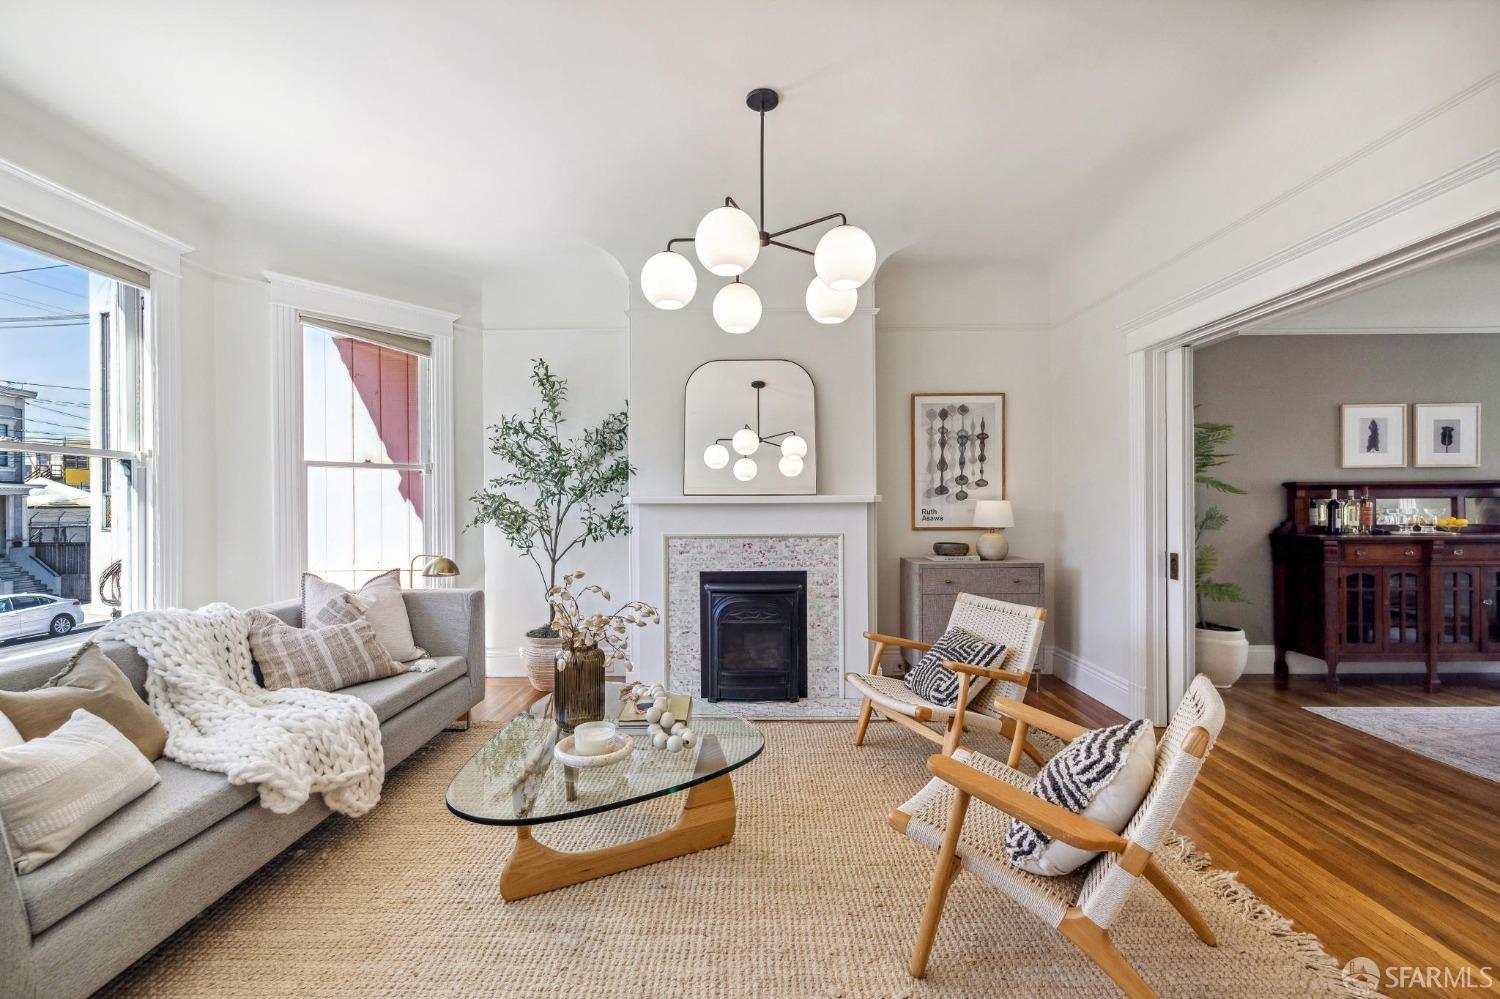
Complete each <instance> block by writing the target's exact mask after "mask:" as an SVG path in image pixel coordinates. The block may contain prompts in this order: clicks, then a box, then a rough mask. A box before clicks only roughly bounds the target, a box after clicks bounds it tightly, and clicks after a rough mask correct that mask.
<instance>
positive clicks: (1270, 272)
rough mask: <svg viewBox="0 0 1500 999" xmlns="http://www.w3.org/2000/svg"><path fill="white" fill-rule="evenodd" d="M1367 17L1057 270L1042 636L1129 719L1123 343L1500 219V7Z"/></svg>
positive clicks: (1379, 11) (1164, 174) (1083, 681)
mask: <svg viewBox="0 0 1500 999" xmlns="http://www.w3.org/2000/svg"><path fill="white" fill-rule="evenodd" d="M1432 10H1434V13H1437V11H1436V9H1432ZM1369 14H1370V16H1369V17H1367V18H1366V19H1365V20H1363V21H1362V22H1361V24H1360V25H1359V30H1358V31H1357V32H1356V33H1354V34H1352V35H1351V36H1349V37H1348V38H1346V39H1344V40H1342V41H1341V42H1340V43H1338V44H1337V45H1330V46H1329V47H1328V48H1327V50H1326V52H1325V53H1324V58H1323V59H1322V60H1320V62H1319V63H1318V64H1317V65H1316V66H1314V67H1311V68H1310V69H1309V70H1308V72H1307V73H1306V74H1305V75H1304V76H1301V77H1294V78H1289V79H1287V80H1285V81H1283V87H1282V89H1281V91H1280V92H1278V93H1275V94H1273V95H1271V96H1270V97H1268V98H1267V99H1266V100H1265V101H1264V103H1263V104H1262V106H1261V107H1260V108H1259V109H1258V113H1254V114H1251V115H1249V116H1247V117H1246V118H1244V119H1242V120H1239V121H1236V122H1234V123H1233V124H1232V127H1230V126H1228V125H1226V129H1225V130H1224V131H1223V132H1222V133H1220V134H1215V135H1208V136H1205V137H1204V139H1203V141H1202V143H1201V146H1200V148H1199V149H1198V151H1197V153H1196V155H1193V156H1190V157H1185V158H1184V159H1182V160H1180V161H1178V162H1176V163H1170V164H1163V165H1162V169H1161V171H1160V173H1159V174H1158V177H1157V181H1156V183H1154V184H1153V185H1151V186H1150V187H1148V188H1147V189H1145V190H1143V191H1142V192H1141V193H1140V194H1139V195H1138V196H1137V197H1136V198H1135V199H1133V201H1132V202H1131V203H1130V205H1129V207H1128V208H1127V209H1126V210H1124V211H1123V212H1121V213H1120V214H1119V215H1118V216H1117V217H1114V218H1110V219H1106V220H1102V221H1101V225H1100V226H1099V228H1098V229H1097V230H1096V232H1095V233H1094V234H1093V235H1092V236H1091V237H1089V238H1087V239H1084V240H1080V241H1079V242H1078V243H1077V244H1076V245H1075V246H1074V247H1073V249H1072V250H1071V252H1069V253H1067V254H1066V255H1064V256H1063V257H1062V258H1061V259H1060V260H1059V261H1058V263H1057V266H1056V267H1055V268H1054V270H1053V272H1052V292H1051V301H1052V306H1051V312H1052V315H1053V317H1054V321H1055V322H1056V324H1057V325H1056V330H1055V332H1054V335H1053V340H1052V389H1053V405H1052V414H1051V415H1052V427H1053V430H1052V440H1053V447H1054V451H1055V453H1056V454H1057V455H1058V457H1057V460H1056V461H1055V463H1054V467H1053V502H1054V506H1055V508H1056V509H1057V510H1058V511H1060V512H1062V514H1063V515H1062V516H1059V517H1058V519H1057V557H1056V565H1055V569H1054V572H1053V578H1054V581H1055V583H1056V593H1055V604H1056V609H1057V611H1058V613H1056V614H1054V615H1053V616H1052V617H1051V618H1049V621H1048V626H1049V629H1050V630H1051V631H1052V635H1053V638H1054V640H1055V641H1056V643H1057V644H1058V646H1059V647H1060V649H1066V650H1068V652H1069V653H1070V655H1069V656H1068V657H1066V658H1067V660H1068V662H1069V664H1070V669H1071V672H1070V674H1069V679H1071V680H1074V681H1075V682H1076V683H1078V684H1079V685H1081V686H1082V687H1083V688H1084V689H1085V690H1086V691H1087V692H1089V693H1092V694H1095V695H1096V696H1100V697H1102V698H1104V699H1105V700H1106V701H1107V702H1109V703H1110V704H1111V705H1112V706H1114V707H1117V708H1120V709H1122V710H1128V711H1133V712H1140V711H1144V710H1145V690H1144V689H1143V684H1142V683H1141V680H1142V679H1143V678H1137V677H1133V676H1131V675H1130V663H1129V649H1130V647H1131V641H1130V639H1131V636H1132V635H1133V634H1134V633H1135V632H1136V631H1137V630H1138V629H1139V627H1141V622H1138V621H1135V620H1133V619H1132V618H1131V617H1130V614H1129V609H1130V602H1129V594H1128V590H1127V589H1126V588H1125V586H1124V581H1125V580H1127V579H1128V578H1129V570H1130V567H1131V552H1130V550H1129V547H1128V538H1129V537H1130V533H1129V522H1128V510H1129V501H1128V499H1129V498H1128V496H1127V495H1126V491H1125V485H1126V482H1127V477H1128V472H1129V468H1128V465H1127V462H1128V456H1129V454H1130V453H1131V444H1132V441H1131V439H1130V437H1129V434H1128V432H1127V426H1128V421H1127V419H1126V414H1127V413H1128V399H1129V396H1128V385H1127V359H1126V356H1127V344H1126V339H1127V336H1132V337H1134V338H1135V342H1137V343H1138V342H1143V341H1146V340H1149V339H1151V338H1153V337H1163V336H1170V335H1173V334H1174V333H1181V332H1184V331H1186V330H1188V329H1191V328H1193V327H1195V326H1197V325H1199V324H1201V323H1204V322H1208V321H1211V320H1213V319H1215V318H1218V317H1220V316H1224V315H1228V314H1232V313H1233V312H1234V311H1236V310H1237V309H1239V308H1243V307H1247V306H1250V305H1252V304H1255V303H1257V302H1260V301H1264V300H1266V299H1268V298H1270V297H1272V296H1274V295H1276V294H1280V293H1282V292H1284V291H1288V290H1291V289H1293V288H1296V287H1299V286H1301V285H1303V284H1305V283H1307V282H1309V281H1311V280H1313V279H1315V278H1318V277H1321V276H1324V275H1328V274H1333V273H1337V272H1338V271H1340V270H1342V269H1344V268H1347V267H1349V266H1353V265H1355V264H1357V263H1359V262H1361V261H1364V260H1368V259H1372V258H1374V257H1376V256H1379V255H1380V254H1382V253H1384V252H1389V251H1392V250H1395V249H1397V248H1399V247H1402V246H1405V245H1409V244H1410V243H1411V242H1414V241H1415V240H1417V239H1419V238H1422V237H1423V236H1426V235H1429V234H1432V233H1435V232H1438V231H1442V230H1444V229H1446V228H1449V227H1451V226H1454V225H1457V224H1460V223H1462V222H1464V221H1467V220H1469V219H1472V218H1475V217H1478V216H1479V215H1481V214H1483V213H1484V212H1485V211H1493V210H1495V209H1496V208H1497V207H1500V174H1497V172H1496V171H1497V168H1500V86H1497V84H1500V74H1495V73H1494V47H1493V39H1494V37H1496V32H1497V31H1500V8H1492V9H1491V10H1490V11H1489V12H1488V13H1487V14H1486V15H1485V16H1487V17H1488V18H1489V19H1490V20H1491V22H1492V23H1493V27H1492V29H1491V30H1488V31H1481V30H1477V29H1476V26H1475V25H1474V23H1473V21H1472V20H1469V21H1467V22H1465V21H1464V20H1463V19H1461V18H1458V17H1448V16H1434V17H1431V18H1427V19H1423V20H1421V21H1420V22H1415V21H1413V20H1412V19H1410V18H1407V17H1402V16H1398V15H1399V14H1400V11H1399V10H1398V9H1397V8H1394V7H1393V8H1371V9H1370V12H1369ZM1469 14H1470V15H1473V14H1475V9H1473V8H1470V9H1469ZM1372 65H1387V66H1392V67H1399V72H1392V73H1390V74H1386V75H1381V76H1376V75H1373V74H1372V73H1371V72H1370V71H1369V67H1370V66H1372ZM1155 554H1156V553H1145V552H1143V553H1141V557H1142V558H1146V557H1148V556H1154V555H1155ZM1059 671H1060V672H1061V670H1059Z"/></svg>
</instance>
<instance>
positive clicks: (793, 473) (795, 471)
mask: <svg viewBox="0 0 1500 999" xmlns="http://www.w3.org/2000/svg"><path fill="white" fill-rule="evenodd" d="M776 467H777V468H778V469H780V470H781V474H782V475H785V476H786V477H787V478H789V479H795V478H796V477H797V476H799V475H801V474H802V459H801V458H782V459H781V460H780V461H779V462H777V463H776Z"/></svg>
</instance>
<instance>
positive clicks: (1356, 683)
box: [1027, 677, 1500, 996]
mask: <svg viewBox="0 0 1500 999" xmlns="http://www.w3.org/2000/svg"><path fill="white" fill-rule="evenodd" d="M1027 700H1028V701H1034V702H1035V703H1036V705H1037V706H1038V707H1040V708H1042V709H1043V710H1046V711H1051V712H1053V713H1055V714H1058V715H1061V716H1064V717H1068V718H1072V719H1074V720H1076V721H1078V722H1079V723H1080V724H1086V725H1104V724H1109V723H1111V722H1113V721H1119V720H1121V717H1120V716H1119V715H1116V714H1115V713H1114V712H1113V711H1111V710H1110V709H1109V708H1107V707H1105V706H1104V705H1102V704H1100V703H1099V702H1097V701H1095V700H1093V699H1092V698H1089V697H1087V696H1085V695H1084V694H1081V693H1079V692H1078V691H1077V690H1074V689H1073V688H1072V687H1069V686H1068V685H1066V684H1064V683H1062V682H1060V681H1057V680H1055V679H1054V678H1052V677H1047V678H1046V681H1045V686H1044V689H1043V691H1042V693H1041V694H1040V695H1029V696H1028V698H1027ZM1224 701H1225V704H1226V706H1227V708H1228V714H1229V717H1228V720H1227V721H1226V723H1225V726H1224V731H1223V733H1222V734H1221V735H1220V737H1219V742H1218V745H1217V746H1216V747H1215V749H1214V751H1213V754H1212V755H1211V756H1210V757H1209V760H1208V763H1207V765H1206V766H1205V767H1204V771H1203V774H1202V776H1200V777H1199V779H1198V785H1197V787H1196V788H1195V789H1194V792H1193V795H1192V797H1191V798H1189V799H1188V804H1187V807H1186V808H1185V809H1184V810H1183V814H1182V815H1181V817H1180V818H1179V819H1178V821H1177V823H1176V828H1177V829H1178V830H1179V831H1180V832H1182V833H1183V834H1184V835H1186V836H1188V837H1190V838H1191V839H1192V840H1193V841H1194V842H1195V843H1197V844H1198V846H1199V848H1200V849H1202V850H1204V851H1206V852H1207V853H1208V854H1209V856H1211V857H1212V858H1213V864H1214V866H1215V867H1220V868H1226V869H1229V870H1235V871H1238V872H1239V874H1240V880H1241V881H1242V882H1244V883H1245V884H1246V885H1248V886H1249V887H1251V888H1252V889H1254V891H1255V893H1256V894H1257V895H1259V896H1260V897H1261V898H1262V899H1264V900H1265V901H1266V902H1267V903H1269V904H1270V905H1272V906H1273V907H1275V908H1276V909H1278V910H1279V911H1280V912H1282V913H1283V914H1285V915H1287V916H1289V917H1291V919H1292V921H1293V922H1294V923H1295V924H1296V926H1297V928H1298V929H1302V930H1306V931H1308V932H1311V933H1315V934H1316V935H1317V936H1318V937H1319V938H1320V939H1321V940H1322V941H1323V944H1324V946H1325V947H1326V948H1327V949H1328V951H1329V952H1330V953H1332V954H1333V955H1334V956H1335V957H1337V958H1338V959H1339V961H1340V962H1345V961H1348V960H1349V959H1350V958H1353V957H1368V958H1370V959H1371V960H1373V961H1375V963H1376V964H1377V965H1379V966H1380V967H1381V968H1382V969H1387V968H1391V967H1398V966H1412V967H1416V968H1421V969H1425V968H1430V967H1435V968H1439V969H1442V968H1451V969H1454V971H1455V973H1456V972H1457V970H1458V969H1462V968H1465V967H1467V968H1471V969H1476V970H1477V969H1479V968H1483V967H1485V966H1490V968H1491V974H1492V975H1493V976H1494V977H1495V978H1496V980H1497V981H1500V970H1497V969H1496V967H1495V966H1497V965H1500V784H1495V783H1493V782H1491V781H1488V780H1485V779H1483V778H1481V777H1475V776H1473V775H1471V774H1467V773H1464V772H1463V771H1461V770H1457V769H1454V768H1453V767H1449V766H1446V765H1444V764H1442V763H1438V762H1437V761H1435V760H1430V759H1428V758H1426V757H1424V756H1419V755H1417V754H1415V753H1411V752H1408V751H1406V750H1404V749H1401V748H1399V747H1397V746H1395V745H1392V744H1391V743H1388V742H1384V741H1382V740H1380V739H1377V738H1375V737H1373V736H1370V735H1366V734H1364V733H1363V732H1358V731H1356V730H1354V729H1351V728H1348V727H1346V726H1343V725H1340V724H1338V723H1336V722H1332V721H1329V720H1328V719H1325V718H1320V717H1318V716H1317V715H1314V714H1313V713H1312V712H1310V711H1304V710H1303V708H1304V707H1305V706H1310V705H1350V706H1376V705H1390V706H1397V705H1411V706H1431V705H1500V682H1497V680H1496V679H1495V678H1479V677H1468V678H1465V677H1455V678H1454V679H1452V680H1449V679H1448V678H1446V677H1445V678H1444V680H1443V688H1442V690H1441V692H1439V693H1437V694H1431V695H1429V694H1426V693H1424V692H1423V690H1422V686H1421V681H1420V677H1413V678H1412V680H1411V682H1406V681H1405V678H1390V677H1381V678H1374V677H1371V678H1361V677H1350V678H1348V679H1346V680H1344V682H1343V684H1342V689H1341V690H1340V691H1338V692H1337V693H1333V692H1329V691H1328V690H1327V689H1326V688H1325V687H1324V686H1323V684H1322V683H1321V682H1320V681H1318V680H1317V679H1316V678H1297V677H1294V678H1293V682H1292V684H1291V686H1290V687H1289V688H1288V689H1286V690H1277V689H1275V687H1274V686H1273V685H1272V683H1271V681H1270V678H1269V677H1265V678H1262V677H1246V678H1245V679H1243V680H1241V681H1240V683H1239V684H1238V685H1236V686H1235V688H1234V689H1233V690H1230V691H1227V692H1226V693H1225V698H1224ZM1476 978H1477V976H1476ZM1477 981H1479V982H1482V981H1483V979H1482V978H1477ZM1388 991H1389V992H1390V993H1391V994H1392V995H1451V996H1471V995H1476V994H1494V993H1493V992H1490V991H1488V990H1485V991H1483V992H1476V991H1475V990H1474V989H1472V988H1464V987H1460V986H1457V985H1452V984H1450V985H1449V986H1447V987H1443V986H1442V985H1440V984H1439V983H1438V981H1437V980H1433V981H1432V982H1431V983H1430V984H1429V985H1428V986H1427V987H1423V988H1412V989H1401V988H1392V989H1388Z"/></svg>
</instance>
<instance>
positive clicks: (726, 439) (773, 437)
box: [714, 430, 797, 447]
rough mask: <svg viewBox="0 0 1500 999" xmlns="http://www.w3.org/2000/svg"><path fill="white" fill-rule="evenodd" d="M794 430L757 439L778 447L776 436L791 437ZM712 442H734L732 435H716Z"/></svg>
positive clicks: (794, 432)
mask: <svg viewBox="0 0 1500 999" xmlns="http://www.w3.org/2000/svg"><path fill="white" fill-rule="evenodd" d="M796 432H797V431H795V430H783V431H782V432H781V433H779V434H772V435H771V436H769V437H759V438H758V439H759V440H760V442H761V443H762V444H769V445H771V446H772V447H780V446H781V445H780V444H779V442H778V441H777V440H776V438H778V437H791V436H792V435H794V434H796ZM714 443H715V444H733V443H734V438H733V437H716V438H714Z"/></svg>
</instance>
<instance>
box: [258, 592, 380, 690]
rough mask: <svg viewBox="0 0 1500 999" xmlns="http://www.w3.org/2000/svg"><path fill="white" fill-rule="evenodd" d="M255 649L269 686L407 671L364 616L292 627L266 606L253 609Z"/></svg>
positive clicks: (327, 686)
mask: <svg viewBox="0 0 1500 999" xmlns="http://www.w3.org/2000/svg"><path fill="white" fill-rule="evenodd" d="M250 654H251V655H253V656H254V657H255V664H256V665H257V666H259V667H260V675H261V678H262V680H263V681H264V683H265V685H266V689H267V690H279V689H281V688H282V687H311V688H312V689H314V690H338V689H340V688H341V687H348V686H351V685H353V684H356V683H365V682H366V681H369V680H379V679H381V678H383V677H387V676H395V675H396V674H397V673H404V672H406V667H405V666H403V665H402V664H401V663H398V662H396V661H395V660H394V659H392V658H391V657H390V656H389V655H387V654H386V651H385V648H384V647H382V646H381V644H380V642H379V641H378V640H377V639H376V637H375V629H374V628H372V627H371V626H370V622H369V621H367V620H365V619H363V618H361V619H359V620H357V621H352V622H350V623H348V624H335V625H331V626H330V627H327V628H293V627H292V626H291V625H289V624H287V623H286V622H285V621H282V620H281V619H280V618H278V617H273V616H272V615H270V614H267V613H266V612H265V611H260V610H256V611H251V612H250Z"/></svg>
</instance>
